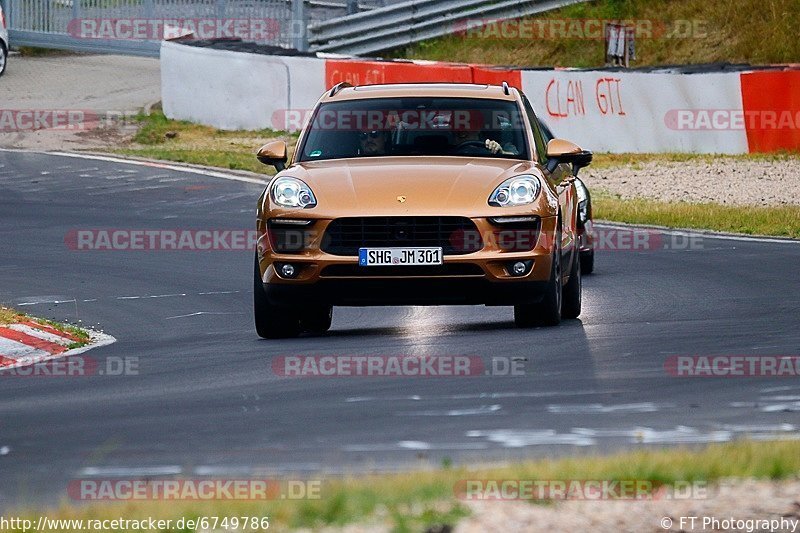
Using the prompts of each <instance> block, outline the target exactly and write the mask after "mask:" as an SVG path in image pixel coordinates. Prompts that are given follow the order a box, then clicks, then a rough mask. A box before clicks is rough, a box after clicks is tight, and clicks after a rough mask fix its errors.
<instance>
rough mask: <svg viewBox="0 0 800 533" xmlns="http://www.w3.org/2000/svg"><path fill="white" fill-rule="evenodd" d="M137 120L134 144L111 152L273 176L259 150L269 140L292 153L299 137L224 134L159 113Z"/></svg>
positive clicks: (276, 133)
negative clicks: (280, 141) (282, 143)
mask: <svg viewBox="0 0 800 533" xmlns="http://www.w3.org/2000/svg"><path fill="white" fill-rule="evenodd" d="M136 121H137V123H138V124H137V126H138V130H137V133H136V134H135V135H134V137H133V138H132V139H131V141H130V142H129V143H127V144H126V145H123V146H121V147H119V148H115V149H112V150H109V151H110V152H112V153H116V154H120V155H128V156H135V157H144V158H148V159H161V160H164V161H176V162H180V163H191V164H195V165H205V166H210V167H219V168H225V169H229V170H247V171H250V172H256V173H259V174H265V175H271V174H274V173H275V169H274V168H272V167H268V166H265V165H263V164H262V163H259V162H258V160H257V159H256V157H255V153H256V150H258V148H259V147H260V146H261V145H263V144H265V143H267V142H269V141H272V140H275V139H283V140H285V141H286V142H287V143H288V144H289V149H290V151H291V150H292V149H293V148H294V144H295V143H296V142H297V135H294V134H290V133H287V132H280V131H273V130H258V131H223V130H218V129H215V128H211V127H209V126H201V125H199V124H193V123H191V122H186V121H179V120H170V119H168V118H167V117H165V116H164V114H163V113H162V112H161V111H160V110H155V111H154V112H153V113H151V114H150V115H144V114H142V115H139V116H138V117H136Z"/></svg>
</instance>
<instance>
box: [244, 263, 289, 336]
mask: <svg viewBox="0 0 800 533" xmlns="http://www.w3.org/2000/svg"><path fill="white" fill-rule="evenodd" d="M253 276H254V277H253V316H254V318H255V323H256V333H258V336H259V337H261V338H264V339H281V338H286V337H296V336H297V335H298V334H299V333H300V318H299V317H298V315H297V311H295V310H294V309H290V308H288V307H283V306H278V305H273V304H271V303H270V302H269V300H268V299H267V293H266V292H264V285H263V284H262V282H261V272H260V271H259V268H258V254H256V259H255V272H254V274H253Z"/></svg>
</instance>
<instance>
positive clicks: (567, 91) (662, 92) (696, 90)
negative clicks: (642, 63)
mask: <svg viewBox="0 0 800 533" xmlns="http://www.w3.org/2000/svg"><path fill="white" fill-rule="evenodd" d="M739 79H740V75H739V73H738V72H735V73H704V74H669V73H641V72H610V71H589V72H587V71H571V70H552V71H522V89H523V92H524V93H525V94H526V95H527V96H528V98H529V99H530V101H531V104H532V105H533V107H534V109H535V110H536V112H537V114H538V115H539V116H540V117H541V118H542V119H544V121H545V122H547V123H548V124H549V125H550V127H551V128H552V129H553V131H554V132H555V134H556V135H558V136H559V137H563V138H565V139H569V140H571V141H573V142H575V143H577V144H578V145H580V146H583V147H586V148H587V149H590V150H594V151H596V152H699V153H725V154H739V153H747V151H748V147H747V135H746V133H745V131H744V129H738V130H735V129H733V130H720V129H707V130H697V129H687V128H684V127H683V126H684V125H683V124H682V122H681V121H680V118H681V114H680V112H681V111H685V110H689V109H690V110H695V111H696V110H714V109H725V110H741V109H742V92H741V85H740V81H739Z"/></svg>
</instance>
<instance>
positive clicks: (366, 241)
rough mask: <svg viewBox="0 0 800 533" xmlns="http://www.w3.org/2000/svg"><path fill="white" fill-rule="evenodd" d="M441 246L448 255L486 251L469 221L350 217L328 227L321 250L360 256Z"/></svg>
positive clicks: (336, 220)
mask: <svg viewBox="0 0 800 533" xmlns="http://www.w3.org/2000/svg"><path fill="white" fill-rule="evenodd" d="M439 246H441V248H442V253H443V254H444V255H461V254H468V253H472V252H477V251H478V250H480V249H481V248H483V239H482V238H481V235H480V232H479V231H478V228H477V227H476V226H475V224H474V223H473V222H472V221H471V220H470V219H468V218H465V217H436V216H433V217H348V218H337V219H335V220H333V221H332V222H331V223H330V224H329V225H328V228H327V230H326V231H325V236H324V238H323V240H322V246H321V248H322V251H324V252H326V253H329V254H332V255H347V256H357V255H358V249H359V248H381V247H412V248H416V247H439Z"/></svg>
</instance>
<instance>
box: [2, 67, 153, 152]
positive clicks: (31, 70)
mask: <svg viewBox="0 0 800 533" xmlns="http://www.w3.org/2000/svg"><path fill="white" fill-rule="evenodd" d="M160 98H161V67H160V64H159V60H158V59H156V58H148V57H129V56H115V55H83V54H74V55H73V54H58V55H48V56H42V57H26V56H21V55H19V54H15V55H13V56H11V57H10V58H9V60H8V71H7V72H6V73H5V74H4V75H3V77H2V79H0V112H2V111H5V112H6V114H5V115H4V119H5V120H8V118H9V117H13V116H16V113H18V112H27V111H29V110H39V111H50V112H54V111H55V112H59V113H63V112H67V111H70V112H82V113H84V114H85V116H86V117H87V119H86V121H85V122H80V121H79V122H78V123H77V124H76V125H75V127H74V128H71V129H63V128H62V129H24V128H23V129H19V130H16V131H15V130H14V128H13V127H10V128H9V127H8V126H7V127H6V130H5V131H3V132H2V133H0V148H23V149H31V150H79V149H92V148H103V147H108V146H117V145H118V144H119V143H120V142H123V141H124V140H125V139H127V137H128V136H130V135H131V134H132V133H133V132H135V129H134V130H133V131H131V127H130V124H129V123H127V122H126V117H129V116H131V115H135V114H136V113H138V112H139V111H140V110H142V109H143V108H145V107H147V106H148V105H151V104H153V103H155V102H157V101H159V100H160ZM25 127H28V126H25Z"/></svg>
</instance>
